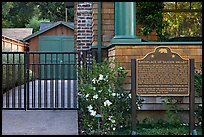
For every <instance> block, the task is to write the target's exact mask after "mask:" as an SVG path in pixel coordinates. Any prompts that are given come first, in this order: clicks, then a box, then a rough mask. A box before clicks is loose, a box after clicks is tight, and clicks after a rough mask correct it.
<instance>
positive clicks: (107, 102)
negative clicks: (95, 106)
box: [103, 100, 112, 106]
mask: <svg viewBox="0 0 204 137" xmlns="http://www.w3.org/2000/svg"><path fill="white" fill-rule="evenodd" d="M103 104H104V106H110V105H111V104H112V103H111V102H110V101H109V100H106V101H105V102H104V103H103Z"/></svg>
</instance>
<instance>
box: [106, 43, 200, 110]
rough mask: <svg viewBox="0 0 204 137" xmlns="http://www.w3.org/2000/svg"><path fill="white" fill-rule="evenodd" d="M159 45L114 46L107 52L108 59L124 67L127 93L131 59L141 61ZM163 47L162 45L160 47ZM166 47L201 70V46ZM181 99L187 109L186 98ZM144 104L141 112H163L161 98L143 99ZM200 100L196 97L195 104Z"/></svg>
mask: <svg viewBox="0 0 204 137" xmlns="http://www.w3.org/2000/svg"><path fill="white" fill-rule="evenodd" d="M158 46H161V45H130V46H127V45H126V46H122V45H120V46H119V45H118V46H117V45H116V46H113V47H112V48H110V49H109V50H108V58H109V59H113V60H116V61H118V62H120V63H121V65H122V66H124V67H125V70H126V71H127V72H128V74H127V77H126V79H125V82H124V85H123V86H124V88H125V90H126V91H127V92H130V91H131V59H141V58H143V57H144V56H145V55H146V54H147V53H149V52H153V51H154V49H155V48H156V47H158ZM162 46H163V45H162ZM165 46H168V47H169V48H170V49H171V50H172V52H176V53H178V54H179V55H180V56H181V57H182V58H184V59H190V58H194V59H195V69H201V64H202V45H165ZM179 98H181V99H182V104H181V105H180V106H181V107H182V108H184V109H186V108H188V105H189V104H188V102H189V100H188V97H179ZM144 99H145V102H144V104H143V107H142V110H164V106H163V105H162V102H161V101H162V100H161V97H144ZM201 101H202V100H201V99H200V98H199V97H197V99H196V103H199V102H201Z"/></svg>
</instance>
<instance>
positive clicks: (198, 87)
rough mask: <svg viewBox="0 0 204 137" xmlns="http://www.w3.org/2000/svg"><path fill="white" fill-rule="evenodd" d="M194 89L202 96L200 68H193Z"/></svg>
mask: <svg viewBox="0 0 204 137" xmlns="http://www.w3.org/2000/svg"><path fill="white" fill-rule="evenodd" d="M195 90H196V92H197V94H198V96H200V97H202V68H201V69H200V70H195Z"/></svg>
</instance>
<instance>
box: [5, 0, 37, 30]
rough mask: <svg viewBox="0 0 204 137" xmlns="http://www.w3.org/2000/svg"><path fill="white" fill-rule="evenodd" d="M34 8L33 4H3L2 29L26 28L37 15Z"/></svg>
mask: <svg viewBox="0 0 204 137" xmlns="http://www.w3.org/2000/svg"><path fill="white" fill-rule="evenodd" d="M34 7H35V3H32V2H3V3H2V20H3V21H2V27H15V28H18V27H19V28H20V27H25V24H27V23H28V22H29V20H30V19H31V18H32V16H34V14H35V8H34Z"/></svg>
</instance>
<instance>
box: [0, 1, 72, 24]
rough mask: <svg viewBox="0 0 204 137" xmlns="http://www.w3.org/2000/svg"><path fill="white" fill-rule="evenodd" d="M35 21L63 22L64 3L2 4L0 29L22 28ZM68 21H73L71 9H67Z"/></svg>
mask: <svg viewBox="0 0 204 137" xmlns="http://www.w3.org/2000/svg"><path fill="white" fill-rule="evenodd" d="M36 20H50V21H51V22H57V21H63V20H65V4H64V2H2V28H24V27H26V24H33V25H34V24H35V25H36ZM68 21H72V22H73V21H74V10H73V8H70V9H68ZM31 22H32V23H31ZM37 24H38V23H37ZM35 25H34V26H35ZM27 26H29V27H30V26H32V25H27Z"/></svg>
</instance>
